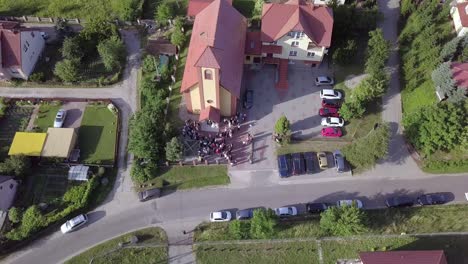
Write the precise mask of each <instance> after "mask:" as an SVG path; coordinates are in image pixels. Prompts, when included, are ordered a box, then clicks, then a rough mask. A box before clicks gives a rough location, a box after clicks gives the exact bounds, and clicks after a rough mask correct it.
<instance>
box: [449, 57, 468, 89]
mask: <svg viewBox="0 0 468 264" xmlns="http://www.w3.org/2000/svg"><path fill="white" fill-rule="evenodd" d="M450 68H451V69H452V78H453V80H454V81H455V82H456V84H457V86H459V87H463V88H468V63H467V62H463V63H462V62H452V64H451V65H450Z"/></svg>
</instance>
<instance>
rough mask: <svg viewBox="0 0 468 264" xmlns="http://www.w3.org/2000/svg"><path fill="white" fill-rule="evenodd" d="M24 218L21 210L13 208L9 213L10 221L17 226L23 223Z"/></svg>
mask: <svg viewBox="0 0 468 264" xmlns="http://www.w3.org/2000/svg"><path fill="white" fill-rule="evenodd" d="M22 216H23V210H21V208H18V207H11V208H10V210H9V211H8V219H10V221H11V222H12V223H15V224H17V223H19V222H21V217H22Z"/></svg>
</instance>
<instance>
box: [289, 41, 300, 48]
mask: <svg viewBox="0 0 468 264" xmlns="http://www.w3.org/2000/svg"><path fill="white" fill-rule="evenodd" d="M298 46H299V41H293V42H291V47H298Z"/></svg>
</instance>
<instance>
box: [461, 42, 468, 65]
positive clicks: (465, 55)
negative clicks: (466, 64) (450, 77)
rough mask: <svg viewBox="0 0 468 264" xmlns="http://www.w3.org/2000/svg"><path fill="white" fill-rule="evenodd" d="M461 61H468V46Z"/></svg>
mask: <svg viewBox="0 0 468 264" xmlns="http://www.w3.org/2000/svg"><path fill="white" fill-rule="evenodd" d="M460 60H461V61H468V45H467V46H464V47H463V50H462V54H461V59H460Z"/></svg>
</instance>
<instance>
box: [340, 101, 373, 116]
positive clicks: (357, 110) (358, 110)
mask: <svg viewBox="0 0 468 264" xmlns="http://www.w3.org/2000/svg"><path fill="white" fill-rule="evenodd" d="M339 112H340V116H341V117H343V118H344V119H345V120H349V119H352V118H361V117H362V116H363V115H364V113H365V112H366V108H365V107H364V104H363V102H361V101H359V100H346V101H345V102H344V103H343V104H342V105H341V108H340V110H339Z"/></svg>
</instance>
